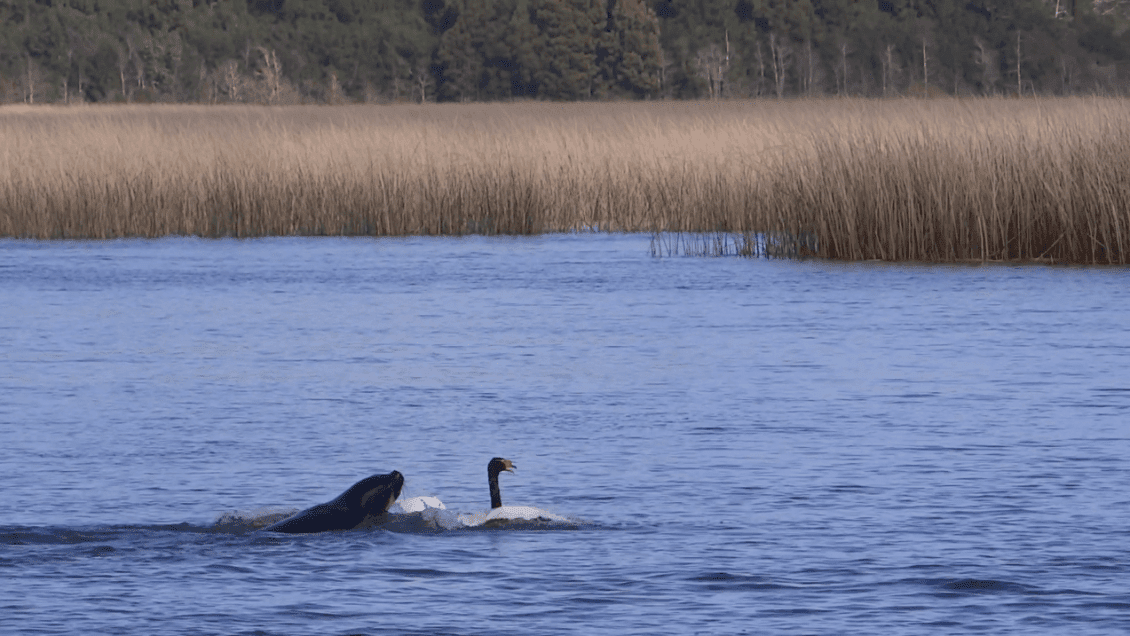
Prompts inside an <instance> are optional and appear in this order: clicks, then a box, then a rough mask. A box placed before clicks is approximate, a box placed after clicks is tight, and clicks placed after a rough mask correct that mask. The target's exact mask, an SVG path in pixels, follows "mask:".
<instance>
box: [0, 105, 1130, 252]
mask: <svg viewBox="0 0 1130 636" xmlns="http://www.w3.org/2000/svg"><path fill="white" fill-rule="evenodd" d="M0 170H2V171H3V174H4V175H5V179H4V180H3V181H2V182H0V236H9V237H34V238H112V237H127V236H140V237H156V236H165V235H171V234H180V235H198V236H206V237H219V236H236V237H251V236H270V235H375V236H387V235H405V234H466V233H477V234H496V233H497V234H534V233H540V232H568V231H585V230H600V231H642V232H653V233H655V234H654V235H655V236H656V237H657V242H656V243H655V245H656V250H655V251H656V252H657V253H663V252H664V251H666V252H667V253H672V248H673V247H674V253H682V252H687V251H688V250H687V249H682V251H680V249H681V248H680V246H683V247H684V248H685V247H689V248H690V249H689V252H690V253H727V252H733V253H738V254H746V255H752V256H756V255H766V256H804V255H815V256H821V257H827V258H836V259H848V260H858V259H884V260H916V261H935V262H945V261H963V260H1040V261H1054V262H1078V263H1126V262H1127V259H1128V258H1130V179H1127V177H1126V176H1125V175H1127V174H1130V103H1127V102H1125V101H1124V100H1118V99H1101V98H1066V99H1049V100H1005V99H999V100H998V99H977V100H888V101H867V100H836V99H828V100H805V101H787V102H777V101H747V102H699V103H686V102H652V103H620V104H608V103H583V104H551V103H515V104H467V105H461V104H460V105H456V104H449V105H442V104H441V105H435V104H431V105H422V106H408V105H399V106H346V107H288V108H271V107H251V106H229V107H217V106H211V107H209V106H107V107H80V108H59V107H40V108H28V107H6V108H3V109H0ZM681 236H682V237H684V238H681V239H680V238H678V237H681ZM693 236H697V237H698V238H695V239H691V237H693ZM664 237H667V238H664ZM672 237H673V238H672ZM688 239H691V240H689V241H688Z"/></svg>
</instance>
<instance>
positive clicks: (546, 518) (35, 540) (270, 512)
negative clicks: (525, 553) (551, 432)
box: [0, 497, 594, 545]
mask: <svg viewBox="0 0 1130 636" xmlns="http://www.w3.org/2000/svg"><path fill="white" fill-rule="evenodd" d="M296 512H298V509H297V508H288V509H280V508H261V509H258V510H250V511H248V510H232V511H228V512H224V513H222V514H220V515H219V516H218V517H217V518H216V520H215V521H214V522H213V523H211V524H209V525H194V524H191V523H176V524H153V525H112V526H101V527H98V526H92V527H88V528H71V527H52V526H40V527H36V526H7V527H4V526H0V544H3V545H69V544H80V543H96V542H106V541H112V540H115V539H121V538H122V537H123V536H125V535H129V534H131V533H138V532H143V533H154V532H158V533H160V532H173V533H191V534H222V535H243V534H247V533H251V532H256V531H258V530H262V529H263V528H266V527H267V526H269V525H271V524H273V523H276V522H278V521H282V520H283V519H286V518H287V517H289V516H291V515H293V514H294V513H296ZM593 525H594V524H593V523H592V522H590V521H585V520H582V519H575V518H569V517H563V516H561V515H557V514H554V513H552V512H549V511H547V510H542V509H540V508H533V507H530V506H503V507H502V508H495V509H493V510H490V511H489V512H477V513H459V512H454V511H451V510H448V509H447V506H445V505H444V504H443V502H442V501H440V500H439V499H437V498H435V497H415V498H412V499H409V500H406V501H403V502H397V503H396V504H394V505H393V506H392V507H391V508H389V514H388V519H387V520H386V521H384V522H383V523H380V524H377V525H376V526H374V527H375V528H379V529H382V530H387V531H389V532H397V533H406V534H416V533H420V534H435V533H438V532H459V531H475V530H575V529H579V528H582V527H590V526H593Z"/></svg>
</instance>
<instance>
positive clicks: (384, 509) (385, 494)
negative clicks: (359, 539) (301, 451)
mask: <svg viewBox="0 0 1130 636" xmlns="http://www.w3.org/2000/svg"><path fill="white" fill-rule="evenodd" d="M403 487H404V476H403V475H401V474H400V473H399V472H397V471H395V470H394V471H392V472H391V473H389V474H387V475H373V476H372V477H366V478H365V479H362V480H361V481H359V482H357V483H356V484H353V486H351V487H350V488H349V490H346V491H345V492H343V493H341V495H340V496H339V497H338V498H337V499H334V500H333V501H330V502H328V503H323V504H318V505H316V506H313V507H312V508H307V509H306V510H303V511H302V512H299V513H298V514H296V515H294V516H291V517H288V518H286V519H283V520H282V521H280V522H278V523H276V524H274V525H271V526H268V527H267V528H266V530H269V531H271V532H290V533H310V532H327V531H330V530H357V529H360V528H367V527H369V526H372V525H375V524H377V523H380V522H381V521H383V520H384V519H385V518H386V517H387V515H388V507H389V506H391V505H392V503H393V502H394V501H396V498H397V497H399V496H400V489H401V488H403ZM374 490H376V492H373V491H374ZM370 493H371V494H370ZM362 502H364V504H363V503H362Z"/></svg>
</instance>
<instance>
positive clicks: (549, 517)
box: [458, 506, 570, 528]
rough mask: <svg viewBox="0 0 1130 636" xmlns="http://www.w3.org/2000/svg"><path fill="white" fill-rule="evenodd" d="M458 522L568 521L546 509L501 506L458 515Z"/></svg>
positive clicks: (469, 525) (479, 524)
mask: <svg viewBox="0 0 1130 636" xmlns="http://www.w3.org/2000/svg"><path fill="white" fill-rule="evenodd" d="M458 519H459V522H460V523H461V524H463V526H464V527H468V528H471V527H474V526H481V525H483V524H485V523H488V522H491V521H539V520H540V521H553V522H557V523H570V521H569V519H566V518H565V517H562V516H561V515H555V514H553V513H552V512H549V511H548V510H542V509H541V508H534V507H533V506H502V507H501V508H494V509H492V510H490V511H489V512H477V513H473V514H469V515H459V517H458Z"/></svg>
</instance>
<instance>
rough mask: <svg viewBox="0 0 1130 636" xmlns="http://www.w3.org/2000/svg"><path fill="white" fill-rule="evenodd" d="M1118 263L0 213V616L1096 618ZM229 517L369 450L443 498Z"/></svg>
mask: <svg viewBox="0 0 1130 636" xmlns="http://www.w3.org/2000/svg"><path fill="white" fill-rule="evenodd" d="M1128 283H1130V278H1128V275H1127V271H1126V270H1125V269H1118V268H1099V267H1058V266H1055V267H1048V266H1028V265H1026V266H1020V265H1016V266H1013V265H999V264H995V265H960V266H954V265H948V266H934V265H917V264H889V263H838V262H825V261H818V260H804V261H793V260H748V259H741V258H733V257H731V258H690V257H675V258H655V257H652V256H651V255H650V251H649V237H648V236H647V235H639V234H627V235H617V234H579V235H547V236H538V237H522V238H510V237H495V238H487V237H467V238H405V239H366V238H346V239H343V238H277V239H261V240H242V241H240V240H200V239H190V238H170V239H161V240H123V241H109V242H36V241H18V240H2V241H0V365H2V366H0V466H2V469H0V492H2V493H3V494H2V495H0V570H2V571H3V577H0V615H3V616H4V618H3V619H2V622H0V632H8V633H16V632H19V633H28V634H31V633H37V634H55V633H60V634H62V633H98V632H100V633H118V634H210V633H225V634H482V633H488V632H489V633H491V634H533V635H537V634H574V633H586V634H657V633H662V634H723V633H726V634H739V633H748V634H798V633H810V634H815V633H822V634H831V633H835V634H886V635H896V634H907V635H910V634H922V633H968V632H973V631H978V632H986V633H992V634H1032V633H1039V634H1053V633H1062V634H1072V635H1073V636H1078V635H1080V634H1113V633H1126V632H1127V631H1128V630H1130V589H1128V588H1127V586H1126V582H1127V581H1130V542H1128V540H1127V539H1128V528H1130V471H1128V469H1127V458H1128V457H1130V371H1127V362H1126V361H1127V360H1128V359H1130V357H1128V356H1130V321H1128V318H1127V310H1128V309H1130V284H1128ZM495 456H498V457H505V458H508V459H510V460H512V461H513V462H514V464H515V465H516V466H517V472H516V473H514V474H510V473H504V474H503V475H502V477H501V480H500V481H501V489H502V496H503V500H504V502H506V503H507V504H516V505H517V504H522V505H530V506H536V507H539V508H542V509H544V510H546V511H549V512H552V513H554V514H557V515H560V516H562V517H566V518H568V519H570V520H571V522H570V523H568V524H550V525H546V526H530V525H516V526H514V527H510V526H506V525H502V526H498V527H489V528H487V527H472V528H465V529H458V528H453V529H441V528H431V527H424V526H411V527H404V528H394V529H389V528H386V527H378V528H372V529H368V530H357V531H349V532H330V533H321V534H311V535H285V534H279V533H272V532H264V531H261V530H260V531H254V530H252V526H250V525H246V526H241V525H239V524H234V525H232V524H227V523H225V522H224V520H227V519H231V518H233V517H236V518H240V519H257V518H260V517H263V516H266V515H269V514H271V513H279V512H280V511H293V510H297V509H301V508H306V507H308V506H311V505H314V504H316V503H320V502H325V501H328V500H330V499H333V498H334V497H336V496H337V495H338V494H340V493H341V492H342V491H343V490H345V489H346V488H347V487H348V486H350V485H351V484H353V483H354V482H356V481H358V480H360V479H361V478H363V477H366V476H368V475H371V474H374V473H386V472H389V471H391V470H398V471H400V472H401V473H403V474H404V476H405V478H406V484H405V487H404V491H403V493H402V494H401V498H402V499H405V498H408V497H414V496H418V495H431V496H436V497H438V498H440V499H441V500H442V501H443V502H444V504H445V506H446V507H447V509H448V510H449V511H451V512H452V513H453V514H455V513H462V514H473V513H481V512H485V511H487V510H488V509H489V507H490V497H489V493H488V490H487V484H486V464H487V461H488V460H489V459H490V458H492V457H495Z"/></svg>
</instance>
